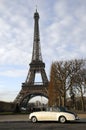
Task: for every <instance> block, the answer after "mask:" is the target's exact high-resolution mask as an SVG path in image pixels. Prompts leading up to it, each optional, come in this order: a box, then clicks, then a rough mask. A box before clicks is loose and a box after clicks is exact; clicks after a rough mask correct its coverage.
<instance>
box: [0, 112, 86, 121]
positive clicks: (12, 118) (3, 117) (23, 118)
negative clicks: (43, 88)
mask: <svg viewBox="0 0 86 130" xmlns="http://www.w3.org/2000/svg"><path fill="white" fill-rule="evenodd" d="M28 116H29V114H27V115H26V114H25V115H0V122H10V121H26V122H27V121H29V119H28ZM78 116H79V117H80V119H86V114H78Z"/></svg>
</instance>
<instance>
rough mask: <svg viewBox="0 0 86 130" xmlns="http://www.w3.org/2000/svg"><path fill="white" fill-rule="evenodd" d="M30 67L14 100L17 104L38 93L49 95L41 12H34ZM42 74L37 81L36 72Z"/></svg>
mask: <svg viewBox="0 0 86 130" xmlns="http://www.w3.org/2000/svg"><path fill="white" fill-rule="evenodd" d="M29 65H30V69H29V71H28V75H27V78H26V81H25V82H24V83H22V89H21V91H20V92H19V94H18V95H17V97H16V99H15V100H14V102H15V103H17V104H23V106H24V105H25V104H27V102H28V101H29V100H30V98H32V97H34V96H36V95H44V96H48V94H47V89H48V83H49V82H48V78H47V75H46V72H45V63H44V62H43V60H42V54H41V47H40V36H39V13H38V12H37V9H36V12H35V13H34V39H33V52H32V60H31V63H30V64H29ZM37 73H39V74H40V76H41V79H42V80H41V82H40V83H38V82H35V78H36V74H37Z"/></svg>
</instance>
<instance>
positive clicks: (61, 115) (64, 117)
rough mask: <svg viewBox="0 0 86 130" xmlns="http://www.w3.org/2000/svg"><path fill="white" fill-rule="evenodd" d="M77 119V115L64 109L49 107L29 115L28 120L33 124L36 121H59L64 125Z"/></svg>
mask: <svg viewBox="0 0 86 130" xmlns="http://www.w3.org/2000/svg"><path fill="white" fill-rule="evenodd" d="M77 119H79V117H78V116H77V114H75V113H73V112H71V111H68V110H67V109H66V108H64V107H56V108H55V107H52V108H51V107H50V108H47V109H46V111H39V112H32V113H31V114H30V115H29V120H31V121H32V122H33V123H35V122H37V121H59V122H60V123H65V122H66V121H74V120H77Z"/></svg>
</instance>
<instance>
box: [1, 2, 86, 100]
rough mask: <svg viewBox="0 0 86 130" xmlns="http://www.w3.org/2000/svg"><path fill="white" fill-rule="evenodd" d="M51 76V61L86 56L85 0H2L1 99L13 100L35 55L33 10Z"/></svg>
mask: <svg viewBox="0 0 86 130" xmlns="http://www.w3.org/2000/svg"><path fill="white" fill-rule="evenodd" d="M36 6H37V10H38V12H39V15H40V19H39V28H40V44H41V52H42V58H43V62H44V63H45V65H46V66H45V71H46V73H47V76H48V79H49V75H50V67H51V64H52V62H54V61H56V60H57V61H60V60H71V59H76V58H77V59H79V58H80V59H81V58H86V0H0V100H2V101H10V102H11V101H14V99H15V98H16V96H17V94H18V93H19V92H20V90H21V85H22V83H23V82H25V80H26V77H27V74H28V71H29V63H30V62H31V58H32V47H33V33H34V19H33V16H34V12H35V10H36Z"/></svg>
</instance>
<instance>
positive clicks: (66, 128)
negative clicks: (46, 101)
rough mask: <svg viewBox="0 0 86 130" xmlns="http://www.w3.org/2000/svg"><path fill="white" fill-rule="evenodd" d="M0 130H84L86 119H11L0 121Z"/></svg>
mask: <svg viewBox="0 0 86 130" xmlns="http://www.w3.org/2000/svg"><path fill="white" fill-rule="evenodd" d="M0 130H86V119H85V120H81V121H77V122H68V123H65V124H61V123H57V122H37V123H31V122H30V121H17V122H15V121H11V122H0Z"/></svg>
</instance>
